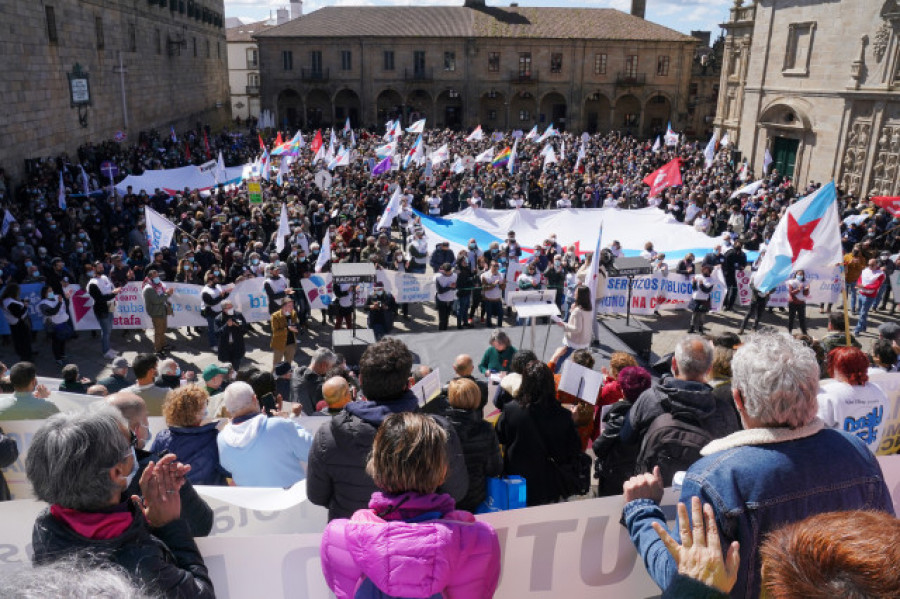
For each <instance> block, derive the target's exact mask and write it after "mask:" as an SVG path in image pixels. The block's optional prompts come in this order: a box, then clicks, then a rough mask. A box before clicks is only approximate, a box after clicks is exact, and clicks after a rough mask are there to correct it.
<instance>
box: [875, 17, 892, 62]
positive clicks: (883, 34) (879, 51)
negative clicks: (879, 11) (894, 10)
mask: <svg viewBox="0 0 900 599" xmlns="http://www.w3.org/2000/svg"><path fill="white" fill-rule="evenodd" d="M890 39H891V26H890V25H888V24H887V23H882V24H881V27H879V28H878V31H876V32H875V41H874V42H872V51H873V52H874V53H875V60H877V61H878V62H881V59H882V58H884V53H885V52H886V51H887V47H888V42H889V41H890Z"/></svg>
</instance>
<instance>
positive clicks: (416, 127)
mask: <svg viewBox="0 0 900 599" xmlns="http://www.w3.org/2000/svg"><path fill="white" fill-rule="evenodd" d="M424 131H425V119H421V120H418V121H416V122H415V123H413V124H412V125H410V126H409V127H408V128H407V129H406V132H407V133H422V132H424Z"/></svg>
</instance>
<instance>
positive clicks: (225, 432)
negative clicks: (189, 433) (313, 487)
mask: <svg viewBox="0 0 900 599" xmlns="http://www.w3.org/2000/svg"><path fill="white" fill-rule="evenodd" d="M222 395H224V398H225V409H227V410H228V415H229V416H231V422H230V423H229V424H228V425H227V426H225V428H224V429H222V431H221V432H220V433H219V436H218V437H217V438H216V442H217V444H218V446H219V462H220V463H221V464H222V467H223V468H225V469H226V470H228V471H229V472H231V477H232V479H233V480H234V482H235V484H237V485H238V486H241V487H281V488H287V487H290V486H292V485H293V484H294V483H296V482H298V481H301V480H303V479H305V478H306V463H307V461H308V460H309V448H310V446H311V445H312V440H313V438H312V435H310V434H309V432H307V431H306V430H304V429H303V428H301V427H300V426H298V425H297V424H295V423H294V422H291V421H290V420H287V419H285V418H278V417H271V418H270V417H268V416H266V415H265V414H264V413H262V412H260V409H259V401H258V400H257V398H256V395H255V394H254V393H253V388H252V387H251V386H250V385H248V384H247V383H244V382H242V381H238V382H235V383H231V384H230V385H228V387H227V388H226V389H225V391H224V392H223V393H222Z"/></svg>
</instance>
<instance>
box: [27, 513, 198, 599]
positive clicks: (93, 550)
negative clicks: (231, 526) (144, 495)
mask: <svg viewBox="0 0 900 599" xmlns="http://www.w3.org/2000/svg"><path fill="white" fill-rule="evenodd" d="M127 506H128V507H127V509H128V510H129V511H131V512H132V514H133V516H134V518H133V520H132V521H131V524H130V525H129V526H128V528H127V529H126V530H125V532H123V533H122V534H121V535H119V536H117V537H114V538H111V539H89V538H87V537H83V536H81V535H80V534H78V533H77V532H75V531H74V530H72V528H70V527H69V526H68V525H67V524H65V523H64V522H63V521H62V520H58V519H57V518H56V517H55V516H53V515H51V514H50V508H47V509H45V510H43V511H42V512H41V514H40V515H39V516H38V517H37V520H35V523H34V530H33V532H32V545H33V547H34V558H33V560H34V564H35V565H42V564H46V563H51V562H54V561H56V560H58V559H61V558H68V557H71V556H72V555H73V554H74V553H76V552H78V553H85V554H88V553H89V554H90V555H91V556H92V557H91V559H96V560H98V561H99V562H111V563H113V564H116V565H117V566H120V567H122V568H123V569H124V570H125V571H126V572H127V573H128V574H129V575H130V576H131V577H132V578H133V579H134V580H135V581H136V582H139V583H142V584H144V585H147V586H148V587H149V590H151V592H152V593H153V594H154V595H159V596H163V597H178V598H182V597H184V598H185V599H186V598H188V597H190V598H192V599H193V598H207V597H208V598H211V599H212V598H214V597H215V591H214V590H213V584H212V580H210V578H209V573H208V572H207V570H206V566H205V565H204V563H203V557H202V556H201V555H200V551H199V550H198V549H197V545H196V544H195V543H194V539H193V538H192V537H191V531H190V529H189V528H188V526H187V524H186V523H185V522H184V520H181V519H179V520H175V521H173V522H170V523H169V524H166V525H165V526H162V527H160V528H150V526H149V524H148V523H147V520H146V518H144V515H143V514H142V513H141V512H140V511H139V510H138V509H137V507H135V506H134V504H133V503H132V502H131V501H129V502H128V503H127ZM73 582H77V581H73Z"/></svg>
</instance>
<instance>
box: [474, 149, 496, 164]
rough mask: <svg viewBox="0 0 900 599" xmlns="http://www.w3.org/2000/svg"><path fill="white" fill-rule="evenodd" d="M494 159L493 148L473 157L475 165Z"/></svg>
mask: <svg viewBox="0 0 900 599" xmlns="http://www.w3.org/2000/svg"><path fill="white" fill-rule="evenodd" d="M493 159H494V148H488V149H487V150H485V151H484V152H482V153H481V154H479V155H478V156H476V157H475V163H476V164H477V163H479V162H490V161H491V160H493Z"/></svg>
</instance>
